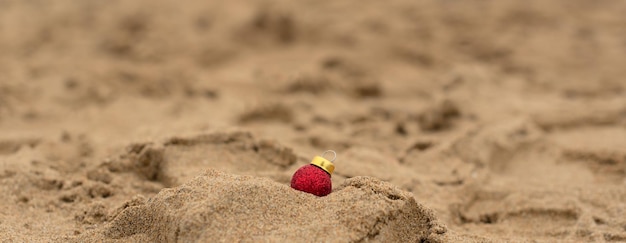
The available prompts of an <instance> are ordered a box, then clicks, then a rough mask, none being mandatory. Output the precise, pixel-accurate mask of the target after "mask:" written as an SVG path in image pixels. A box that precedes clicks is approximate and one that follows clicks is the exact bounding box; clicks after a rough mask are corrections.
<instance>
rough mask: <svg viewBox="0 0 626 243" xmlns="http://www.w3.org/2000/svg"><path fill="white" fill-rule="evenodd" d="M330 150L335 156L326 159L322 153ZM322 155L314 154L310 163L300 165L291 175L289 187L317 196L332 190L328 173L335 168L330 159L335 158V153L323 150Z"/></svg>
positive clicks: (324, 194) (331, 172)
mask: <svg viewBox="0 0 626 243" xmlns="http://www.w3.org/2000/svg"><path fill="white" fill-rule="evenodd" d="M328 152H331V153H333V154H335V158H333V159H332V160H330V161H329V160H327V159H325V158H324V154H326V153H328ZM324 154H322V156H315V158H313V161H311V164H308V165H305V166H302V167H300V169H298V170H297V171H296V173H294V174H293V177H291V188H293V189H296V190H298V191H303V192H308V193H311V194H313V195H316V196H318V197H323V196H326V195H328V194H330V192H331V191H332V190H333V184H332V182H331V180H330V175H331V174H333V171H334V170H335V165H334V164H333V162H332V161H335V159H336V158H337V153H335V151H332V150H328V151H326V152H324Z"/></svg>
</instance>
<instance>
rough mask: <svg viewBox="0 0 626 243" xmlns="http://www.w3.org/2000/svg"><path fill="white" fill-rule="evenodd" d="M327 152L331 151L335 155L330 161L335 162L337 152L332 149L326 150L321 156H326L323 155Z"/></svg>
mask: <svg viewBox="0 0 626 243" xmlns="http://www.w3.org/2000/svg"><path fill="white" fill-rule="evenodd" d="M328 152H331V153H333V154H334V155H335V157H333V159H331V160H330V162H335V159H337V153H336V152H335V151H333V150H326V151H324V153H323V154H322V158H326V157H324V155H325V154H326V153H328Z"/></svg>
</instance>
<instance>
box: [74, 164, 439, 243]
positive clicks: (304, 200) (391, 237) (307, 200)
mask: <svg viewBox="0 0 626 243" xmlns="http://www.w3.org/2000/svg"><path fill="white" fill-rule="evenodd" d="M137 204H138V205H134V206H128V205H130V204H126V206H128V208H126V209H125V210H123V211H121V212H119V214H118V215H117V216H115V219H114V220H113V221H112V222H111V223H110V225H108V226H107V227H106V229H104V231H102V232H101V233H98V234H96V235H95V236H92V235H88V236H87V235H86V237H88V238H87V239H89V240H98V241H99V240H133V241H135V240H136V241H160V242H165V241H166V242H173V241H182V242H191V241H212V240H216V239H220V240H224V241H236V240H244V241H267V240H269V241H290V242H295V241H316V242H320V241H321V242H332V241H342V242H346V241H351V242H352V241H363V240H377V241H382V242H417V241H429V242H440V241H442V235H443V233H445V232H446V227H445V226H443V225H442V224H440V223H438V221H437V220H436V218H435V217H434V215H433V213H432V211H431V210H429V209H427V208H425V207H423V206H422V205H421V204H419V203H418V202H416V201H415V199H414V198H413V196H412V194H410V193H407V192H404V191H402V190H399V189H398V188H396V187H395V186H393V185H392V184H389V183H386V182H382V181H380V180H378V179H375V178H371V177H354V178H350V179H348V180H346V181H345V182H344V183H343V184H342V185H341V186H340V187H339V188H338V189H337V190H336V191H335V192H333V193H332V194H330V195H328V196H326V197H316V196H313V195H310V194H307V193H302V192H299V191H296V190H293V189H291V188H289V187H288V186H286V185H283V184H279V183H276V182H274V181H271V180H269V179H266V178H260V177H253V176H239V175H232V174H227V173H223V172H219V171H216V170H207V171H206V172H204V173H203V174H201V175H199V176H197V177H195V178H194V179H192V180H191V181H189V182H187V183H185V184H183V185H181V186H179V187H175V188H168V189H164V190H162V191H161V192H160V193H159V194H157V195H156V196H155V197H153V198H151V199H149V200H147V201H145V202H140V203H137ZM83 239H84V238H83ZM83 239H79V241H80V240H83Z"/></svg>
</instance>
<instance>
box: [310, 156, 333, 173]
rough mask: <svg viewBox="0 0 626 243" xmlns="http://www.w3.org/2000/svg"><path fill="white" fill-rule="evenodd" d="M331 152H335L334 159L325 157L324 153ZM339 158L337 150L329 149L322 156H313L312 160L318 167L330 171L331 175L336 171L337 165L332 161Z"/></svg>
mask: <svg viewBox="0 0 626 243" xmlns="http://www.w3.org/2000/svg"><path fill="white" fill-rule="evenodd" d="M328 152H331V153H333V154H335V158H333V159H332V160H327V159H326V158H324V157H323V156H324V154H326V153H328ZM336 158H337V153H335V151H332V150H328V151H326V152H324V153H323V154H322V156H315V157H314V158H313V161H311V164H312V165H315V166H317V167H320V168H321V169H322V170H324V171H326V172H328V174H329V175H332V174H333V171H335V165H334V164H333V162H331V161H335V159H336Z"/></svg>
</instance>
